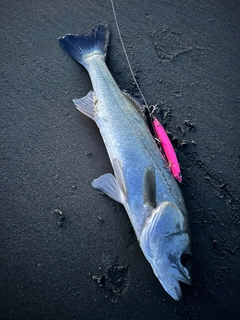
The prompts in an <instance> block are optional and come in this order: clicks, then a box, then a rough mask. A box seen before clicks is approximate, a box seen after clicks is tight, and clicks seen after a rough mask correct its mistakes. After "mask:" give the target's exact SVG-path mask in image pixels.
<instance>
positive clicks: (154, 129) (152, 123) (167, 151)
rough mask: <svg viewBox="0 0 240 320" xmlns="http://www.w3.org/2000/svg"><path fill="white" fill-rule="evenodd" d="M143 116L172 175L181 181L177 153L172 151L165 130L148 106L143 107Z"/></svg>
mask: <svg viewBox="0 0 240 320" xmlns="http://www.w3.org/2000/svg"><path fill="white" fill-rule="evenodd" d="M145 116H146V119H147V125H148V127H149V131H150V132H151V134H152V136H153V137H154V138H155V140H156V143H157V145H158V147H159V148H161V149H162V151H163V153H164V155H165V157H166V160H167V162H168V166H169V169H170V170H171V173H172V175H173V176H174V178H175V179H176V180H178V181H179V182H182V175H181V170H180V166H179V162H178V159H177V155H176V153H175V151H174V148H173V146H172V143H171V141H170V139H169V137H168V135H167V133H166V131H165V130H164V128H163V126H162V125H161V123H160V122H159V121H158V119H157V118H156V117H154V116H153V115H152V114H151V113H150V111H149V109H148V108H146V109H145Z"/></svg>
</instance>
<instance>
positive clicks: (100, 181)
mask: <svg viewBox="0 0 240 320" xmlns="http://www.w3.org/2000/svg"><path fill="white" fill-rule="evenodd" d="M92 186H93V188H95V189H97V190H99V191H101V192H103V193H105V194H106V195H108V196H109V197H110V198H112V199H113V200H115V201H117V202H120V203H122V204H124V202H125V195H124V192H123V190H121V187H120V185H119V183H118V182H117V180H116V178H115V177H114V176H113V175H112V174H111V173H106V174H104V175H102V176H100V177H99V178H97V179H95V180H93V182H92Z"/></svg>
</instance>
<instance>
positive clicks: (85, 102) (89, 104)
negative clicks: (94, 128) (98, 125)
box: [73, 90, 95, 121]
mask: <svg viewBox="0 0 240 320" xmlns="http://www.w3.org/2000/svg"><path fill="white" fill-rule="evenodd" d="M73 103H74V104H75V106H76V108H77V109H78V110H79V111H81V112H82V113H83V114H85V115H86V116H87V117H89V118H91V119H92V120H94V121H95V108H94V105H95V104H94V103H95V99H94V92H93V91H92V90H91V91H89V92H88V94H87V95H86V96H85V97H82V98H80V99H74V100H73Z"/></svg>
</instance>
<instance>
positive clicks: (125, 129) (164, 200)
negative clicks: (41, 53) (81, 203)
mask: <svg viewBox="0 0 240 320" xmlns="http://www.w3.org/2000/svg"><path fill="white" fill-rule="evenodd" d="M59 42H60V46H61V47H62V48H63V49H64V50H65V51H66V52H67V53H68V54H69V55H70V56H72V57H73V58H74V59H75V60H76V61H78V62H79V63H80V64H82V65H83V66H84V67H85V68H86V69H87V71H88V73H89V76H90V78H91V82H92V86H93V91H90V92H89V93H88V95H87V96H86V97H83V98H80V99H75V100H74V103H75V105H76V107H77V108H78V109H79V110H80V111H81V112H83V113H84V114H85V115H87V116H89V117H90V118H92V119H93V120H94V121H95V122H96V124H97V126H98V128H99V130H100V133H101V135H102V138H103V140H104V143H105V145H106V149H107V152H108V155H109V158H110V161H111V164H112V167H113V171H114V176H113V175H112V174H110V173H108V174H105V175H103V176H100V177H99V178H98V179H95V180H94V181H93V183H92V185H93V187H94V188H96V189H98V190H100V191H102V192H104V193H106V194H107V195H108V196H110V197H111V198H113V199H114V200H116V201H118V202H120V203H122V204H123V205H124V207H125V209H126V211H127V213H128V216H129V218H130V221H131V223H132V225H133V227H134V230H135V233H136V236H137V239H138V241H139V244H140V246H141V249H142V251H143V253H144V255H145V257H146V258H147V260H148V261H149V263H150V264H151V267H152V269H153V271H154V273H155V275H156V276H157V278H158V279H159V281H160V282H161V284H162V286H163V288H164V289H165V290H166V291H167V292H168V293H169V294H170V295H171V296H172V298H173V299H175V300H179V299H180V298H181V295H182V293H181V288H180V285H179V281H182V282H185V283H187V284H190V282H191V278H190V273H189V270H188V269H187V268H186V267H185V266H183V265H182V263H181V258H182V256H183V255H190V239H189V233H188V224H187V216H186V209H185V205H184V201H183V198H182V195H181V192H180V189H179V187H178V185H177V183H176V181H175V179H174V178H173V177H172V176H171V174H170V172H169V170H168V169H167V168H165V167H164V159H163V158H161V156H160V153H159V150H158V147H157V145H156V143H155V141H154V140H153V138H152V136H151V134H150V133H149V130H148V129H147V127H146V124H145V122H144V120H143V118H142V116H141V114H140V113H139V111H138V110H137V108H136V107H135V106H134V104H135V102H133V101H131V98H129V97H128V96H126V95H124V94H123V93H122V91H121V90H120V89H119V87H118V85H117V84H116V82H115V80H114V79H113V77H112V76H111V74H110V72H109V70H108V68H107V66H106V64H105V57H106V52H107V45H108V42H109V28H108V26H105V25H99V26H97V27H96V28H94V29H93V31H92V33H91V34H90V35H89V36H74V35H66V36H64V37H62V38H60V39H59Z"/></svg>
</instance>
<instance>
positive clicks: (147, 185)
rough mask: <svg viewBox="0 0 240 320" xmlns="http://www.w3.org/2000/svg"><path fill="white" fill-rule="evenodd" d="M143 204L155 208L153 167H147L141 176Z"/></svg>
mask: <svg viewBox="0 0 240 320" xmlns="http://www.w3.org/2000/svg"><path fill="white" fill-rule="evenodd" d="M143 203H144V204H145V205H148V206H150V207H152V208H156V177H155V168H154V166H153V165H151V166H148V167H147V168H146V169H145V171H144V176H143Z"/></svg>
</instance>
